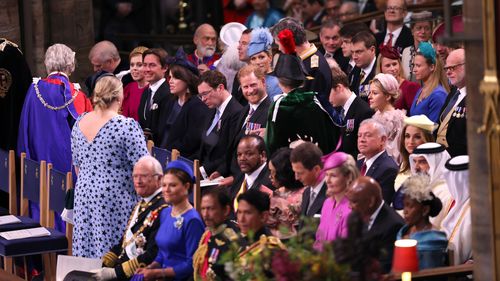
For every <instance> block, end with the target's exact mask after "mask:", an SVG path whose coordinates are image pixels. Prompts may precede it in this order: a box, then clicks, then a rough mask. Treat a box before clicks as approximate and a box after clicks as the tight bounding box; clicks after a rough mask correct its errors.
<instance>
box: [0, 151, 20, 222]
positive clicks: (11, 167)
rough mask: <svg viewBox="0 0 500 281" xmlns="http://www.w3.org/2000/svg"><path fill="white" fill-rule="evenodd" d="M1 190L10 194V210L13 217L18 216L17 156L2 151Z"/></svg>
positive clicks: (12, 152) (0, 155)
mask: <svg viewBox="0 0 500 281" xmlns="http://www.w3.org/2000/svg"><path fill="white" fill-rule="evenodd" d="M0 190H2V191H5V192H7V193H8V194H9V210H8V212H9V213H10V214H11V215H14V216H15V215H17V189H16V155H15V153H14V150H10V151H9V152H7V151H5V150H1V149H0Z"/></svg>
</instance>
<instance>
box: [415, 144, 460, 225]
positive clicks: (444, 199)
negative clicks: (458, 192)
mask: <svg viewBox="0 0 500 281" xmlns="http://www.w3.org/2000/svg"><path fill="white" fill-rule="evenodd" d="M448 159H450V154H448V152H447V151H446V148H445V147H444V146H443V145H442V144H439V143H435V142H428V143H424V144H421V145H419V146H418V147H417V148H415V149H414V150H413V153H412V154H411V155H410V168H411V173H412V175H416V174H427V175H429V177H430V179H431V181H430V185H431V186H432V192H433V193H434V195H436V196H437V197H438V198H439V199H440V200H441V203H442V204H443V209H442V210H441V212H440V213H439V215H437V216H436V217H434V218H431V219H430V221H431V223H432V224H433V225H434V226H435V227H436V228H437V229H438V230H440V229H441V222H442V221H443V219H444V217H445V216H446V214H447V213H448V212H449V210H450V208H451V204H452V202H453V198H452V197H451V194H450V191H449V190H448V186H447V185H446V181H445V179H444V177H443V173H444V171H445V168H444V165H445V163H446V161H448Z"/></svg>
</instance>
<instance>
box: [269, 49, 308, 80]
mask: <svg viewBox="0 0 500 281" xmlns="http://www.w3.org/2000/svg"><path fill="white" fill-rule="evenodd" d="M270 74H271V75H274V76H276V77H278V78H288V79H291V80H296V81H305V80H306V75H307V72H306V70H305V68H304V65H303V64H302V60H301V59H300V58H299V57H298V56H296V55H295V54H292V55H288V54H280V56H279V58H278V61H277V62H276V66H275V67H274V71H273V72H271V73H270Z"/></svg>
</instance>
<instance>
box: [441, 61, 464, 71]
mask: <svg viewBox="0 0 500 281" xmlns="http://www.w3.org/2000/svg"><path fill="white" fill-rule="evenodd" d="M464 64H465V62H463V63H459V64H455V65H449V66H446V67H444V71H445V72H448V71H455V69H457V67H459V66H461V65H464Z"/></svg>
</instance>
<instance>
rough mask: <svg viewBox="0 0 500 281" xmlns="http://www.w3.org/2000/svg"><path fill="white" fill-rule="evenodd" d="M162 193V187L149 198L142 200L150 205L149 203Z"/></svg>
mask: <svg viewBox="0 0 500 281" xmlns="http://www.w3.org/2000/svg"><path fill="white" fill-rule="evenodd" d="M160 192H161V187H160V188H158V189H157V190H156V191H155V192H154V193H153V194H151V195H149V196H148V197H146V198H142V200H144V201H145V202H146V203H149V201H151V200H153V198H155V196H156V195H158V193H160Z"/></svg>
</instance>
